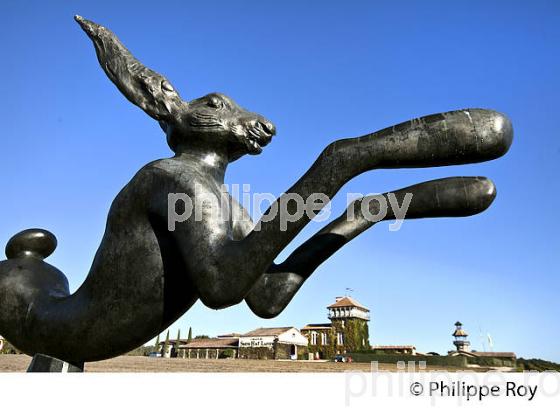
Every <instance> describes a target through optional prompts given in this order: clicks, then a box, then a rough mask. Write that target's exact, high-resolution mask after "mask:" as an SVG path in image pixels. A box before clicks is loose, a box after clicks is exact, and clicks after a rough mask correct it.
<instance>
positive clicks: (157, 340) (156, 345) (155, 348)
mask: <svg viewBox="0 0 560 410" xmlns="http://www.w3.org/2000/svg"><path fill="white" fill-rule="evenodd" d="M154 350H155V351H156V352H159V335H157V337H156V344H155V346H154Z"/></svg>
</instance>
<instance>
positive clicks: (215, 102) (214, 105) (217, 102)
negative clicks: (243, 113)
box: [206, 98, 224, 108]
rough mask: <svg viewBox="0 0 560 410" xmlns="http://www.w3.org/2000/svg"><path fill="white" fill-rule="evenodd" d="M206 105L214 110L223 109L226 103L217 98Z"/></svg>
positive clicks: (211, 99)
mask: <svg viewBox="0 0 560 410" xmlns="http://www.w3.org/2000/svg"><path fill="white" fill-rule="evenodd" d="M206 105H208V107H212V108H222V107H223V106H224V103H223V102H222V101H221V100H219V99H217V98H210V99H209V100H208V102H207V103H206Z"/></svg>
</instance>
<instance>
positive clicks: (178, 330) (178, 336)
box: [175, 329, 181, 348]
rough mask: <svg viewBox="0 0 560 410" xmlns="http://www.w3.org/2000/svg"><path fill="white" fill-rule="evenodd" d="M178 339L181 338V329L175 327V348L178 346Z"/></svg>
mask: <svg viewBox="0 0 560 410" xmlns="http://www.w3.org/2000/svg"><path fill="white" fill-rule="evenodd" d="M179 340H181V329H177V344H176V345H175V348H177V347H178V346H179Z"/></svg>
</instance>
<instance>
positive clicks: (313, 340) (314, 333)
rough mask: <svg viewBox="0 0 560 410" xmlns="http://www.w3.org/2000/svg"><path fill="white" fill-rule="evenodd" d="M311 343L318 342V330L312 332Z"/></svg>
mask: <svg viewBox="0 0 560 410" xmlns="http://www.w3.org/2000/svg"><path fill="white" fill-rule="evenodd" d="M311 344H312V345H316V344H317V332H311Z"/></svg>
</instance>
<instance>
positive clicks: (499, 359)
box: [448, 322, 517, 367]
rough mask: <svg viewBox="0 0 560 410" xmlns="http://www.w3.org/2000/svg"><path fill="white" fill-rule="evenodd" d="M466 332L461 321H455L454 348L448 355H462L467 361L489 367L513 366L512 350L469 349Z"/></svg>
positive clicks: (514, 356)
mask: <svg viewBox="0 0 560 410" xmlns="http://www.w3.org/2000/svg"><path fill="white" fill-rule="evenodd" d="M468 335H469V334H468V333H467V332H466V331H465V330H464V329H463V324H462V323H461V322H456V323H455V331H454V332H453V333H452V334H451V336H453V338H454V340H453V344H454V345H455V348H456V350H451V351H449V352H448V354H449V356H464V357H466V358H467V361H468V362H471V363H475V364H477V365H483V366H490V367H515V366H516V363H517V356H516V355H515V353H513V352H477V351H475V350H471V348H470V346H471V343H470V342H469V341H468V340H467V337H468Z"/></svg>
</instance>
